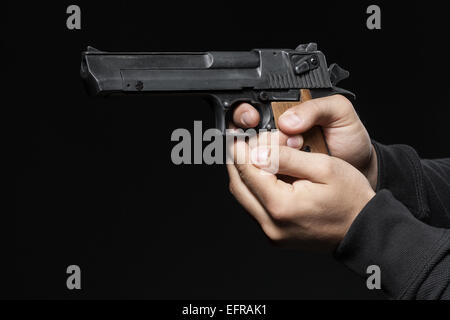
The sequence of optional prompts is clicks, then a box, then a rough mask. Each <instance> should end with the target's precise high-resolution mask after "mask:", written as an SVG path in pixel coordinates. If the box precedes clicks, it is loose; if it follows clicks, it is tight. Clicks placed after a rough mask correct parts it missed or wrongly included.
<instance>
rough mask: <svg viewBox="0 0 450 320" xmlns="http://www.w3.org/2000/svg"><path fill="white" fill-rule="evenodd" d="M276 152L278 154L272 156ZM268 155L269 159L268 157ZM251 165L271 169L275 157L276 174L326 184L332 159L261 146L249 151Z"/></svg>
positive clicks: (320, 154)
mask: <svg viewBox="0 0 450 320" xmlns="http://www.w3.org/2000/svg"><path fill="white" fill-rule="evenodd" d="M273 152H278V154H276V155H275V154H273ZM269 154H270V157H269V156H268V155H269ZM250 156H251V160H252V163H253V164H254V165H255V166H256V167H258V168H260V169H262V170H265V169H266V168H271V167H272V166H273V165H272V163H271V162H272V161H274V160H273V159H274V157H277V161H278V163H277V166H278V168H277V172H276V173H277V174H282V175H287V176H291V177H295V178H301V179H307V180H309V181H312V182H320V183H325V182H327V173H328V172H329V170H328V169H329V167H330V165H331V164H332V160H331V159H332V158H331V157H330V156H328V155H325V154H322V153H311V152H304V151H300V150H296V149H293V148H289V147H285V146H280V147H279V148H276V149H272V148H270V147H268V146H261V147H257V148H254V149H252V150H251V154H250Z"/></svg>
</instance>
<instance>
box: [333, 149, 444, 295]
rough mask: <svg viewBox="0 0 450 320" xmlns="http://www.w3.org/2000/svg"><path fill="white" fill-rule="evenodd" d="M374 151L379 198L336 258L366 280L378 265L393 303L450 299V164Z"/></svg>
mask: <svg viewBox="0 0 450 320" xmlns="http://www.w3.org/2000/svg"><path fill="white" fill-rule="evenodd" d="M374 146H375V149H376V152H377V156H378V168H379V175H378V186H377V194H376V196H375V197H374V198H373V199H372V200H371V201H370V202H369V203H368V204H367V205H366V207H365V208H364V209H363V210H362V211H361V212H360V214H359V215H358V217H357V218H356V219H355V221H354V222H353V224H352V226H351V228H350V230H349V231H348V233H347V235H346V236H345V238H344V240H343V241H342V242H341V244H340V245H339V247H338V248H337V250H336V253H335V254H336V258H337V259H338V260H340V261H342V262H343V263H344V264H345V265H347V266H348V267H349V268H350V269H352V270H353V271H355V272H356V273H358V274H360V275H361V276H363V277H367V276H368V275H367V274H366V270H367V267H369V266H370V265H377V266H379V267H380V270H381V284H382V288H383V290H384V291H385V292H386V293H387V294H388V295H389V296H390V297H392V298H395V299H450V229H448V227H449V225H450V219H449V217H450V215H449V208H450V188H449V185H448V184H449V179H448V177H449V174H450V172H449V169H450V165H449V161H450V159H443V160H433V161H431V160H425V161H422V160H420V158H419V157H418V155H417V153H416V152H415V151H414V150H413V149H412V148H410V147H408V146H402V145H396V146H383V145H381V144H378V143H374ZM431 221H433V222H436V225H434V226H433V225H431V223H430V222H431ZM437 222H439V223H437Z"/></svg>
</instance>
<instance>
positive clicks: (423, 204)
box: [373, 141, 450, 228]
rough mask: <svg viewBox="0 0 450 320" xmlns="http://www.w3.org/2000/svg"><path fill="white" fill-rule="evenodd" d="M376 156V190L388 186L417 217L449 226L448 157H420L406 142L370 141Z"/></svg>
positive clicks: (449, 165)
mask: <svg viewBox="0 0 450 320" xmlns="http://www.w3.org/2000/svg"><path fill="white" fill-rule="evenodd" d="M373 145H374V147H375V150H376V152H377V158H378V185H377V191H378V190H382V189H387V190H389V191H391V192H392V194H393V195H394V197H395V198H396V199H397V200H399V201H400V202H401V203H403V204H404V205H405V206H406V207H407V208H408V209H409V210H410V211H411V213H412V214H413V215H414V216H415V217H416V218H417V219H419V220H421V221H424V222H425V223H427V224H430V225H433V226H440V227H447V228H449V227H450V158H446V159H439V160H421V159H420V158H419V156H418V155H417V152H416V151H415V150H414V149H413V148H411V147H410V146H407V145H400V144H399V145H390V146H385V145H382V144H380V143H377V142H375V141H374V142H373Z"/></svg>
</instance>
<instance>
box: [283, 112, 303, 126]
mask: <svg viewBox="0 0 450 320" xmlns="http://www.w3.org/2000/svg"><path fill="white" fill-rule="evenodd" d="M280 120H281V121H283V122H284V124H285V125H286V126H288V127H291V128H292V129H294V128H298V127H299V126H300V125H301V124H302V120H301V119H300V118H299V117H298V116H297V115H296V114H295V113H293V112H292V113H288V114H283V115H282V116H281V117H280Z"/></svg>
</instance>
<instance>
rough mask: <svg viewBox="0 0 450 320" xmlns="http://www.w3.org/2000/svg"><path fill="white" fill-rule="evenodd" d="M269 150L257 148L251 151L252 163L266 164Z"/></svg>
mask: <svg viewBox="0 0 450 320" xmlns="http://www.w3.org/2000/svg"><path fill="white" fill-rule="evenodd" d="M269 155H270V148H268V147H257V148H254V149H253V150H252V155H251V157H252V161H253V163H256V164H267V163H268V161H269Z"/></svg>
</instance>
